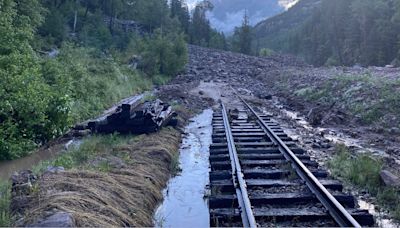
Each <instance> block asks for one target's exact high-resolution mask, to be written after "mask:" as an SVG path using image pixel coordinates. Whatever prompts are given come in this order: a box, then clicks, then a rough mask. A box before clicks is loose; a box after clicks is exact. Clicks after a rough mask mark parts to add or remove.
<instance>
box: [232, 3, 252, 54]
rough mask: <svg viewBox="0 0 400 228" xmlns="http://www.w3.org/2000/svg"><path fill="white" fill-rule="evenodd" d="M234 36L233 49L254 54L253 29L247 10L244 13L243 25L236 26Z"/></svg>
mask: <svg viewBox="0 0 400 228" xmlns="http://www.w3.org/2000/svg"><path fill="white" fill-rule="evenodd" d="M233 37H234V38H233V39H234V41H233V46H234V47H233V49H234V50H235V51H237V52H240V53H243V54H247V55H250V54H252V50H251V43H252V31H251V26H250V21H249V17H248V15H247V11H245V13H244V16H243V22H242V26H241V27H238V28H235V32H234V35H233Z"/></svg>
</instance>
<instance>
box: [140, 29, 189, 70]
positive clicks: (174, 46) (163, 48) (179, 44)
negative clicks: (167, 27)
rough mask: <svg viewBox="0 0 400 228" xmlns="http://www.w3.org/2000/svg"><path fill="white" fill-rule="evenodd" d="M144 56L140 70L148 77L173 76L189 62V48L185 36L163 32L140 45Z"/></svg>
mask: <svg viewBox="0 0 400 228" xmlns="http://www.w3.org/2000/svg"><path fill="white" fill-rule="evenodd" d="M139 51H140V53H141V56H142V60H141V63H140V68H141V69H142V70H143V71H144V72H145V73H146V74H147V75H158V74H163V75H168V76H173V75H175V74H177V73H178V72H179V71H181V70H182V69H183V68H184V66H185V64H186V62H187V47H186V43H185V39H184V35H183V34H176V33H168V34H165V35H164V34H163V33H162V31H161V30H157V31H155V33H154V34H153V35H151V36H149V37H147V38H146V39H145V40H144V41H143V42H140V43H139Z"/></svg>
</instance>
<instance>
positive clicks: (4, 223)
mask: <svg viewBox="0 0 400 228" xmlns="http://www.w3.org/2000/svg"><path fill="white" fill-rule="evenodd" d="M10 198H11V185H10V183H9V182H3V181H2V182H0V227H8V226H11V212H10Z"/></svg>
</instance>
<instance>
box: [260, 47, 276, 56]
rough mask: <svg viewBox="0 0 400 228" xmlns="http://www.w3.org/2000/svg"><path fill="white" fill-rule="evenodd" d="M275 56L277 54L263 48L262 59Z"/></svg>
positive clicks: (261, 51)
mask: <svg viewBox="0 0 400 228" xmlns="http://www.w3.org/2000/svg"><path fill="white" fill-rule="evenodd" d="M273 54H275V52H274V51H273V50H271V49H269V48H262V49H261V50H260V52H259V55H260V56H262V57H268V56H271V55H273Z"/></svg>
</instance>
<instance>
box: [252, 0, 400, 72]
mask: <svg viewBox="0 0 400 228" xmlns="http://www.w3.org/2000/svg"><path fill="white" fill-rule="evenodd" d="M398 9H400V1H399V0H395V1H389V0H336V1H331V0H323V1H317V0H303V1H300V2H299V3H298V4H297V5H295V6H294V7H293V8H292V9H290V10H289V11H287V12H286V13H284V14H282V15H279V16H277V17H274V18H271V19H269V20H267V21H265V22H262V23H260V24H259V25H258V26H256V28H255V30H256V36H257V40H258V41H259V42H260V44H261V47H262V48H263V47H267V48H271V49H274V50H279V51H283V52H288V53H293V54H297V55H299V56H301V57H304V58H305V59H306V60H307V61H308V62H310V63H312V64H314V65H317V66H322V65H328V66H331V65H354V64H362V65H379V66H384V65H386V64H390V63H391V62H392V61H393V60H394V59H396V57H398V54H399V50H400V46H399V45H398V43H399V39H400V38H399V37H398V31H399V29H400V23H398V22H399V21H400V16H399V15H400V14H399V13H398V12H399V10H398Z"/></svg>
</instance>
